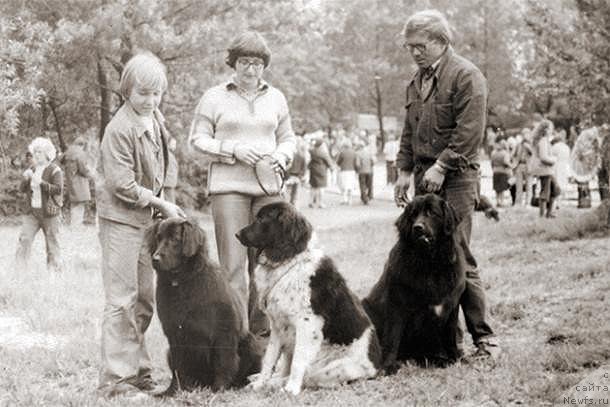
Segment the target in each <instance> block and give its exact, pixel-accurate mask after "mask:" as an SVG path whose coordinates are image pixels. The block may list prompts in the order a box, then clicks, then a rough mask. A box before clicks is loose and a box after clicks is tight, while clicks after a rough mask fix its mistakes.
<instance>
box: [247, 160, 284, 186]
mask: <svg viewBox="0 0 610 407" xmlns="http://www.w3.org/2000/svg"><path fill="white" fill-rule="evenodd" d="M276 162H277V161H276V159H275V158H273V157H272V156H271V155H268V154H267V155H264V156H263V157H262V158H261V159H260V160H258V161H257V162H256V164H255V165H254V174H255V175H256V181H258V185H259V186H260V187H261V189H262V190H263V192H264V193H265V195H267V196H274V195H279V194H280V192H281V191H282V189H283V188H284V179H285V177H286V170H284V169H283V168H281V170H280V171H276V170H275V168H273V164H274V163H276ZM280 167H281V166H280Z"/></svg>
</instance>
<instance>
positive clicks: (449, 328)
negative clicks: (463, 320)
mask: <svg viewBox="0 0 610 407" xmlns="http://www.w3.org/2000/svg"><path fill="white" fill-rule="evenodd" d="M458 223H459V221H458V219H456V215H455V212H454V210H453V209H452V208H451V206H450V205H448V204H447V203H446V202H445V201H444V200H442V199H441V198H440V197H439V196H437V195H435V194H426V195H423V196H417V197H415V199H414V200H413V201H412V202H411V203H410V204H409V205H407V207H406V208H405V210H404V212H403V213H402V215H401V216H400V217H399V218H398V220H397V221H396V226H397V228H398V234H399V238H398V242H397V243H396V244H395V245H394V247H393V248H392V250H391V251H390V255H389V259H388V261H387V263H386V265H385V269H384V272H383V274H382V276H381V278H380V279H379V281H378V282H377V284H376V285H375V286H374V287H373V289H372V291H371V293H370V294H369V295H368V297H367V298H365V299H364V300H363V305H364V308H365V309H366V311H367V312H368V314H369V316H370V317H371V320H372V321H373V323H374V324H375V327H376V329H377V332H378V334H379V337H380V341H381V346H382V351H383V367H384V369H385V370H386V372H388V373H393V372H395V371H396V370H397V368H398V361H404V360H407V359H412V360H415V361H417V362H418V363H420V364H422V365H436V366H445V365H447V364H449V363H452V362H454V361H456V360H457V359H458V358H459V357H460V356H461V355H460V351H459V349H458V346H457V335H458V332H459V329H460V328H459V326H458V311H459V300H460V296H461V295H462V293H463V291H464V287H465V269H464V264H465V263H464V254H463V251H462V248H461V246H460V245H459V243H458V242H457V238H456V233H455V231H456V227H457V225H458Z"/></svg>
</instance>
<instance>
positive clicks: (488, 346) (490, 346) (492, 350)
mask: <svg viewBox="0 0 610 407" xmlns="http://www.w3.org/2000/svg"><path fill="white" fill-rule="evenodd" d="M475 346H476V347H477V350H476V351H475V352H474V354H473V355H472V357H473V358H474V359H487V358H491V359H493V360H496V359H498V356H500V353H502V349H501V348H500V346H499V345H498V344H497V343H496V342H494V341H493V340H491V339H483V340H481V341H479V342H478V343H477V344H475Z"/></svg>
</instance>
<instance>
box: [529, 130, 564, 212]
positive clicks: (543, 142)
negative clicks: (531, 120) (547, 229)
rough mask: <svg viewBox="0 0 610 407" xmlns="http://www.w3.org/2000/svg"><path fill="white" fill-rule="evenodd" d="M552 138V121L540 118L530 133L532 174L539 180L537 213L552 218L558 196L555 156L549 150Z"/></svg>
mask: <svg viewBox="0 0 610 407" xmlns="http://www.w3.org/2000/svg"><path fill="white" fill-rule="evenodd" d="M552 138H553V123H552V122H551V121H550V120H542V121H541V122H540V123H539V124H538V125H537V126H536V128H534V131H533V135H532V144H533V145H534V154H533V157H532V159H533V164H532V167H533V170H532V173H533V175H535V176H537V177H538V180H539V181H540V195H539V200H538V202H539V213H540V216H541V217H544V216H546V217H547V218H554V217H555V213H554V210H553V209H554V206H555V198H556V197H557V196H559V191H560V189H559V186H558V185H557V181H556V180H555V163H556V161H557V157H555V156H554V155H553V154H552V151H551V139H552Z"/></svg>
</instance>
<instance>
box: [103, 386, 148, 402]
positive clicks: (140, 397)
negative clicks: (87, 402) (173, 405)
mask: <svg viewBox="0 0 610 407" xmlns="http://www.w3.org/2000/svg"><path fill="white" fill-rule="evenodd" d="M100 392H101V394H102V396H103V397H104V398H106V399H111V398H115V397H120V398H121V399H124V400H129V401H139V402H143V401H145V400H147V399H148V398H149V396H148V394H146V393H144V392H143V391H142V390H140V389H139V388H137V387H136V386H134V385H132V384H129V383H117V384H115V385H112V386H108V387H106V388H104V389H102V390H100Z"/></svg>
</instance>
